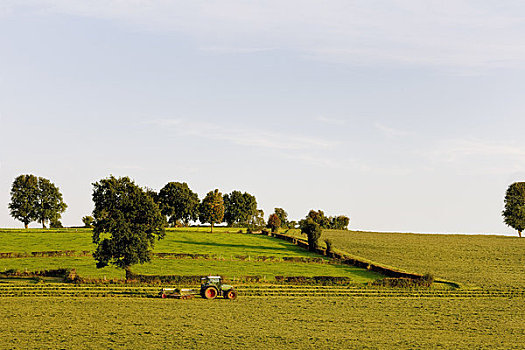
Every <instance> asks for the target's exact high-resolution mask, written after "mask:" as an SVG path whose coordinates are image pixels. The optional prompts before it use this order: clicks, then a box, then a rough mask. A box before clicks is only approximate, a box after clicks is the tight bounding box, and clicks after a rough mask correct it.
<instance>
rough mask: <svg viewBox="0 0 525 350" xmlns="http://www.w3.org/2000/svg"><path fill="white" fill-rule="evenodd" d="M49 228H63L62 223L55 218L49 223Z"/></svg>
mask: <svg viewBox="0 0 525 350" xmlns="http://www.w3.org/2000/svg"><path fill="white" fill-rule="evenodd" d="M49 227H50V228H63V227H64V226H63V225H62V222H61V221H60V220H58V219H56V218H53V219H51V220H50V221H49Z"/></svg>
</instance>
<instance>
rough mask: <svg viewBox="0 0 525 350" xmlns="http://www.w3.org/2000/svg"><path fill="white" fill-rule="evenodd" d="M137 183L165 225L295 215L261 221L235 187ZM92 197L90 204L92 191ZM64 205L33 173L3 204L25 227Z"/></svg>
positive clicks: (327, 222) (249, 223) (239, 223)
mask: <svg viewBox="0 0 525 350" xmlns="http://www.w3.org/2000/svg"><path fill="white" fill-rule="evenodd" d="M105 180H112V181H113V180H114V181H117V182H121V183H127V187H130V186H137V185H135V183H134V182H133V181H132V180H131V179H129V178H128V177H122V178H118V179H117V178H114V177H113V176H110V177H109V178H108V179H105ZM102 181H104V180H101V181H99V182H97V183H94V184H93V186H94V190H93V193H94V194H95V193H96V189H97V188H98V187H97V186H99V185H100V184H101V183H102ZM114 187H115V186H114ZM137 187H138V186H137ZM139 189H140V191H142V192H144V193H145V195H147V196H148V197H149V198H151V199H152V200H153V202H154V203H155V204H156V205H157V207H158V210H159V211H160V213H161V215H162V216H163V217H164V218H165V225H167V226H170V227H181V226H188V225H190V223H191V222H197V221H199V222H200V223H202V224H205V223H207V224H210V226H211V231H212V232H213V227H214V226H215V225H217V224H222V223H226V224H227V225H228V226H229V227H247V228H249V229H252V230H254V229H261V228H264V227H267V228H270V229H271V230H272V231H273V232H276V231H277V230H278V229H279V228H285V229H289V228H295V227H297V226H298V223H297V222H296V221H293V220H291V221H290V220H288V213H287V212H286V211H285V210H284V209H283V208H275V211H274V213H273V214H271V215H270V216H269V217H268V220H267V221H265V218H264V211H263V210H261V209H259V208H258V207H257V199H256V198H255V196H254V195H252V194H250V193H247V192H244V193H243V192H241V191H238V190H235V191H232V192H231V193H227V194H224V195H223V194H222V193H221V192H220V191H219V190H218V189H214V190H212V191H210V192H208V193H207V194H206V196H205V197H204V198H203V199H202V200H200V199H199V197H198V195H197V193H195V192H193V191H192V190H191V189H190V187H189V186H188V184H187V183H186V182H169V183H167V184H166V185H165V186H164V187H162V188H161V189H160V191H158V192H157V191H155V190H153V189H151V188H148V187H145V188H141V187H139ZM115 190H116V189H115ZM126 190H129V188H126V189H125V188H120V189H119V191H120V192H122V193H121V195H125V192H126ZM93 200H94V202H95V204H96V200H95V196H94V195H93ZM66 208H67V205H66V204H65V203H64V201H63V198H62V194H61V193H60V190H59V188H58V187H56V186H55V185H54V184H53V183H52V182H51V181H50V180H48V179H44V178H41V177H36V176H35V175H20V176H18V177H17V178H16V179H15V180H14V182H13V185H12V188H11V203H10V204H9V209H10V211H11V216H13V217H14V218H15V219H17V220H19V221H21V222H23V223H24V226H25V227H26V228H27V227H28V225H29V224H30V223H31V222H33V221H37V222H40V223H41V224H42V227H44V228H45V227H46V223H47V222H49V223H50V227H51V228H58V227H62V224H61V222H60V218H61V216H62V214H63V213H64V211H65V210H66ZM313 212H315V211H311V212H310V214H309V215H314V214H312V213H313ZM315 213H317V214H315V215H317V216H318V217H319V224H320V225H321V227H322V228H333V229H341V230H344V229H347V228H348V225H349V222H350V219H349V218H348V217H346V216H344V215H340V216H335V217H325V215H324V213H323V211H321V210H319V211H318V212H315ZM94 216H95V215H94ZM317 216H316V217H317ZM95 221H96V216H95V217H93V216H91V215H87V216H84V217H83V218H82V222H83V223H84V226H85V227H92V226H93V225H94V223H95Z"/></svg>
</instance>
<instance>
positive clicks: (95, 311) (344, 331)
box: [0, 297, 525, 349]
mask: <svg viewBox="0 0 525 350" xmlns="http://www.w3.org/2000/svg"><path fill="white" fill-rule="evenodd" d="M35 305H38V307H35ZM523 314H525V302H524V299H523V298H511V299H508V298H478V299H472V300H468V301H465V300H464V299H446V298H444V299H439V298H422V299H406V298H358V297H349V298H308V297H301V298H297V297H296V298H294V297H288V298H282V297H281V298H270V299H267V298H261V297H244V298H240V299H238V300H236V301H233V302H230V301H226V300H215V301H205V300H202V299H194V300H172V299H136V298H128V299H122V298H117V299H114V298H60V297H58V298H57V297H48V298H38V297H24V298H0V337H1V339H2V344H1V345H0V347H2V348H6V349H9V348H24V349H28V348H34V349H37V348H41V349H43V348H68V349H80V348H82V349H85V348H105V349H108V348H111V349H129V348H130V347H133V348H150V349H166V348H191V349H194V348H213V349H245V348H251V349H304V348H315V349H333V348H339V349H355V348H359V349H394V348H396V349H436V348H443V349H452V348H454V349H522V348H523V339H525V328H523V325H522V318H523Z"/></svg>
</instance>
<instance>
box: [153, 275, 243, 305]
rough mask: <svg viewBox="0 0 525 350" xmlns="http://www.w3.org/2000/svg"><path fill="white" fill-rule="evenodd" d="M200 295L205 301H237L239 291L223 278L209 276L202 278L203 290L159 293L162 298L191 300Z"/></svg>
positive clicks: (170, 290)
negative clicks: (218, 299)
mask: <svg viewBox="0 0 525 350" xmlns="http://www.w3.org/2000/svg"><path fill="white" fill-rule="evenodd" d="M197 294H200V295H201V296H202V297H203V298H204V299H215V298H216V297H221V296H222V297H223V298H224V299H229V300H234V299H237V291H236V290H235V289H234V288H233V286H230V285H228V284H223V283H222V277H221V276H208V277H203V278H201V289H200V290H198V289H178V288H162V290H161V291H160V292H159V296H160V297H161V298H177V299H190V298H193V296H194V295H197Z"/></svg>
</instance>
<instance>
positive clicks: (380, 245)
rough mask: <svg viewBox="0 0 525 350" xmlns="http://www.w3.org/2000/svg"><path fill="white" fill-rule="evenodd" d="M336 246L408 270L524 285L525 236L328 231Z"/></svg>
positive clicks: (464, 280)
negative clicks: (522, 237)
mask: <svg viewBox="0 0 525 350" xmlns="http://www.w3.org/2000/svg"><path fill="white" fill-rule="evenodd" d="M325 238H330V239H332V241H333V242H334V246H335V248H339V249H342V250H344V251H346V252H348V253H350V254H353V255H356V256H360V257H365V258H367V259H370V260H373V261H375V262H378V263H382V264H386V265H390V266H395V267H399V268H401V269H405V270H407V271H413V272H419V273H426V272H430V273H432V274H434V275H435V276H437V277H441V278H445V279H449V280H453V281H458V282H462V283H466V284H470V285H473V286H482V287H487V288H506V287H514V288H525V253H524V252H525V239H519V238H515V237H502V236H484V235H429V234H410V233H375V232H358V231H336V230H325V231H324V232H323V236H322V239H325Z"/></svg>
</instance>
